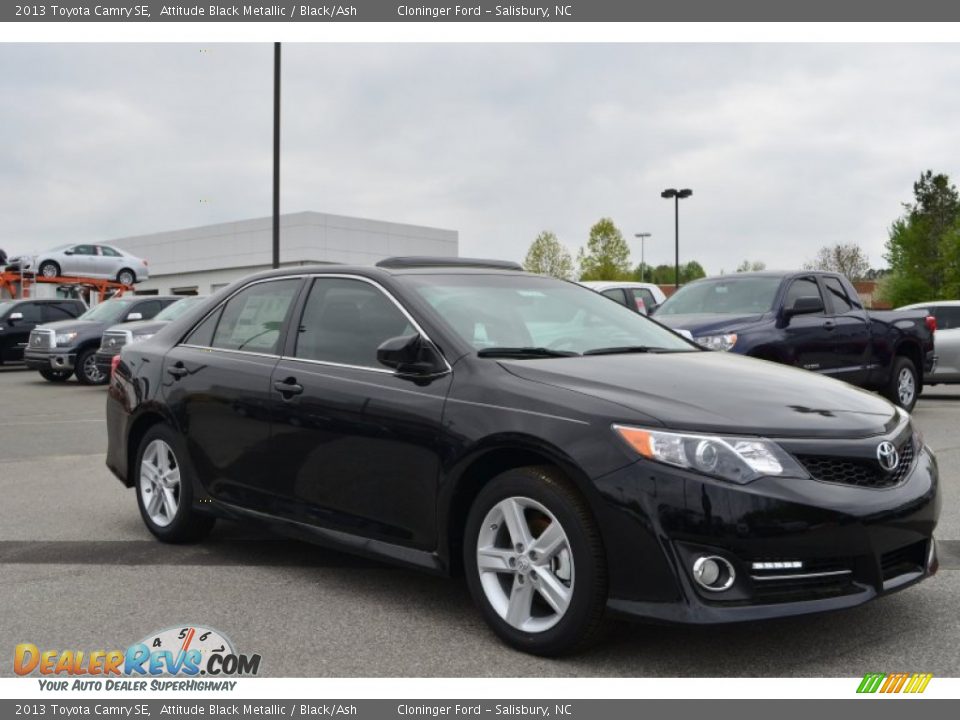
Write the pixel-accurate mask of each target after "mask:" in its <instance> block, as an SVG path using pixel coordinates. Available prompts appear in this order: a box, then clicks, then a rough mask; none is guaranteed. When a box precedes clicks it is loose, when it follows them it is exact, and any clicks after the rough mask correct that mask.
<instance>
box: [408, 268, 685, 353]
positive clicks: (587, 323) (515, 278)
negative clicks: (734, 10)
mask: <svg viewBox="0 0 960 720" xmlns="http://www.w3.org/2000/svg"><path fill="white" fill-rule="evenodd" d="M400 280H401V282H403V283H405V284H407V285H409V286H412V287H413V288H414V289H415V290H416V291H417V292H418V293H419V294H420V295H421V296H422V297H423V298H424V299H425V300H426V301H427V302H428V303H429V304H430V305H431V306H432V307H433V309H434V310H435V311H436V312H437V314H438V315H439V316H440V318H441V319H442V320H443V322H445V323H446V324H447V325H448V326H449V327H450V328H451V329H452V330H453V331H454V332H456V333H457V335H459V336H460V337H461V338H463V339H464V340H466V341H467V342H468V343H470V344H471V345H472V346H473V347H474V348H476V349H477V350H478V351H480V352H481V354H488V353H489V352H490V351H491V350H492V349H494V348H501V349H504V348H509V349H514V350H520V349H528V350H529V349H539V350H541V351H543V350H547V351H556V352H557V353H562V354H567V355H574V354H582V353H589V352H592V351H598V350H610V349H615V350H622V351H624V352H631V351H639V350H646V349H652V350H660V351H663V350H667V351H689V352H694V351H697V349H698V348H696V346H694V345H692V344H690V343H688V342H687V341H685V340H683V339H682V338H680V337H677V336H676V335H674V334H673V333H672V332H670V331H669V330H666V329H664V328H662V327H660V326H659V325H657V324H656V323H654V322H652V321H650V320H648V319H647V318H645V317H644V316H642V315H639V314H637V313H635V312H633V311H632V310H628V309H627V308H626V307H624V306H623V305H620V304H618V303H616V302H613V301H612V300H610V299H609V298H605V297H604V296H603V295H600V294H599V293H596V292H594V291H593V290H589V289H588V288H585V287H581V286H580V285H576V284H574V283H568V282H564V281H562V280H554V279H552V278H547V277H540V276H530V275H521V274H519V273H518V274H517V275H481V274H476V275H474V274H469V275H468V274H464V275H407V276H403V277H401V278H400ZM531 355H533V353H531ZM544 355H547V356H549V355H548V354H545V353H541V354H540V356H544Z"/></svg>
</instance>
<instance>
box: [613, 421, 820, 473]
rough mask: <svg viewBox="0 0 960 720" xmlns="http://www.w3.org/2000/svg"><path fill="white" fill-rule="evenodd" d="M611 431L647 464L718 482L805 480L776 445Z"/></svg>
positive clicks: (616, 427)
mask: <svg viewBox="0 0 960 720" xmlns="http://www.w3.org/2000/svg"><path fill="white" fill-rule="evenodd" d="M613 429H614V430H615V431H616V432H617V434H618V435H620V437H621V438H623V439H624V440H625V441H626V442H627V444H628V445H629V446H630V447H631V448H633V450H635V451H636V452H637V453H639V454H640V455H641V456H642V457H645V458H646V459H648V460H654V461H656V462H661V463H665V464H667V465H673V466H674V467H680V468H685V469H687V470H695V471H696V472H700V473H703V474H704V475H710V476H711V477H715V478H719V479H721V480H728V481H730V482H735V483H740V484H744V483H748V482H752V481H753V480H756V479H757V478H758V477H762V476H764V475H773V476H776V477H798V478H806V477H809V475H807V473H806V471H804V469H803V468H802V467H801V466H800V463H798V462H797V461H796V460H794V459H793V457H791V456H790V455H789V454H788V453H787V452H785V451H784V450H783V449H782V448H781V447H780V446H779V445H777V444H776V443H774V442H771V441H770V440H765V439H763V438H758V437H735V436H733V437H731V436H721V435H700V434H696V433H675V432H665V431H663V430H647V429H645V428H638V427H630V426H627V425H614V426H613Z"/></svg>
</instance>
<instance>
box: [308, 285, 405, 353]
mask: <svg viewBox="0 0 960 720" xmlns="http://www.w3.org/2000/svg"><path fill="white" fill-rule="evenodd" d="M414 332H416V330H415V329H414V327H413V325H411V324H410V321H409V320H407V318H406V316H405V315H404V314H403V313H402V312H401V311H400V310H399V308H397V306H396V305H395V304H394V303H393V301H391V300H390V298H388V297H387V296H386V295H384V294H383V293H382V292H381V291H380V290H378V289H377V288H376V287H374V286H373V285H371V284H370V283H367V282H364V281H362V280H350V279H347V278H317V279H316V280H315V281H314V283H313V286H312V287H311V288H310V295H309V297H308V298H307V302H306V305H305V306H304V309H303V317H302V318H301V321H300V328H299V332H298V333H297V342H296V349H295V351H294V355H295V357H298V358H302V359H304V360H319V361H321V362H330V363H337V364H339V365H355V366H359V367H372V368H381V369H383V366H382V365H380V363H378V362H377V348H378V347H379V346H380V345H381V344H382V343H383V341H384V340H388V339H390V338H392V337H397V336H400V335H410V334H412V333H414Z"/></svg>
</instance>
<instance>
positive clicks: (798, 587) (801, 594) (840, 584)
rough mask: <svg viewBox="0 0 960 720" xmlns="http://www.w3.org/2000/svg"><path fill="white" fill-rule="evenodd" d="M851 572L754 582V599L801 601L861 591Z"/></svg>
mask: <svg viewBox="0 0 960 720" xmlns="http://www.w3.org/2000/svg"><path fill="white" fill-rule="evenodd" d="M859 590H860V588H858V587H857V586H856V585H854V583H853V581H852V575H851V574H850V573H847V574H844V575H827V576H824V577H796V578H784V579H782V580H763V581H756V582H754V583H753V601H754V602H759V603H784V602H801V601H806V600H823V599H826V598H833V597H839V596H841V595H850V594H851V593H855V592H859Z"/></svg>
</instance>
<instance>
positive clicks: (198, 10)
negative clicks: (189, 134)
mask: <svg viewBox="0 0 960 720" xmlns="http://www.w3.org/2000/svg"><path fill="white" fill-rule="evenodd" d="M956 20H960V3H956V2H944V1H943V0H911V2H903V0H805V1H804V2H795V1H794V0H684V2H678V3H665V2H662V1H658V0H558V1H557V2H545V1H541V2H538V1H536V0H534V1H533V2H518V1H516V0H514V2H493V1H491V0H477V1H476V2H471V1H470V0H466V1H465V2H462V3H449V2H419V1H417V0H411V1H410V2H402V1H401V0H362V1H360V2H353V3H342V4H341V3H337V2H330V1H318V0H298V1H297V2H289V0H287V1H286V2H284V1H283V0H281V1H280V2H276V3H265V2H252V3H250V2H153V1H152V0H143V1H142V2H130V1H129V0H128V1H127V2H118V1H117V0H99V1H96V0H64V2H62V3H48V2H40V3H33V4H27V3H15V4H8V3H3V4H2V6H0V21H3V22H204V21H213V22H225V21H227V22H244V21H246V22H264V21H273V22H683V21H689V22H950V21H956Z"/></svg>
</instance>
